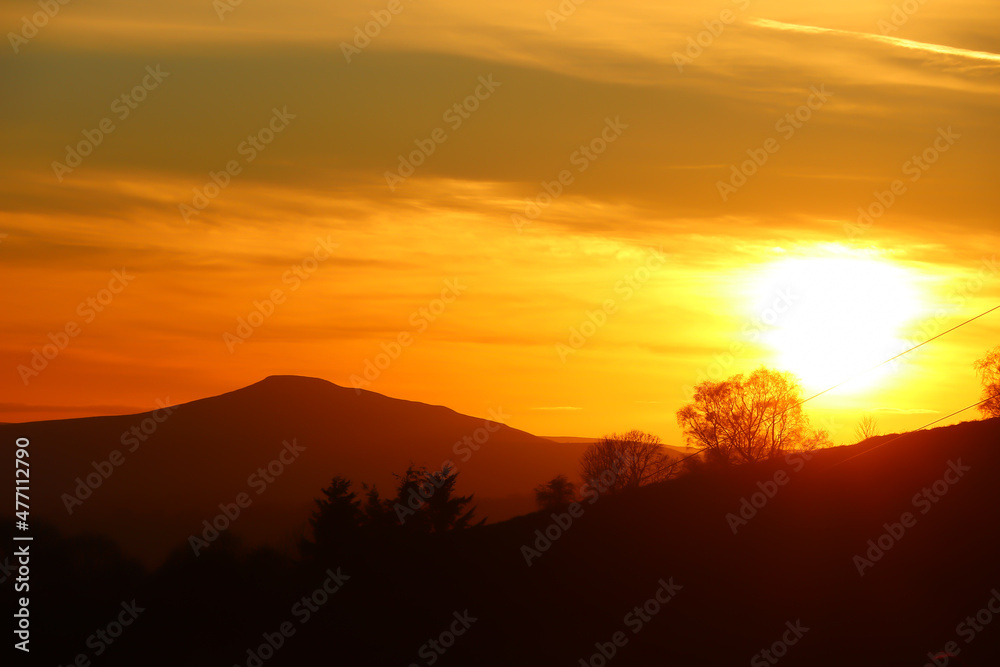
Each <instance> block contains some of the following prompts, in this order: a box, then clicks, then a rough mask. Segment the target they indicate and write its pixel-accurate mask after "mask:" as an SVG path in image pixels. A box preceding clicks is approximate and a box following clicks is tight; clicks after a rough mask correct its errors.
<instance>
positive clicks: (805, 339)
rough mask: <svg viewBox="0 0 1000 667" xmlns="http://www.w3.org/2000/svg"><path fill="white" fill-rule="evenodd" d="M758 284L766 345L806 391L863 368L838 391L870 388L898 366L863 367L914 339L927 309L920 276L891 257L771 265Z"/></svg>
mask: <svg viewBox="0 0 1000 667" xmlns="http://www.w3.org/2000/svg"><path fill="white" fill-rule="evenodd" d="M759 275H760V278H759V280H758V281H756V284H755V285H754V287H753V293H754V301H756V302H757V307H758V308H760V310H759V317H760V318H761V322H762V327H761V329H762V333H761V336H760V338H761V342H762V343H763V344H764V345H766V346H767V347H768V348H770V350H771V353H772V362H771V363H770V364H768V365H772V366H774V367H776V368H778V369H781V370H788V371H791V372H793V373H795V374H796V375H797V376H798V377H799V378H800V379H801V380H802V384H803V388H804V389H805V390H806V391H807V392H813V391H822V390H823V389H826V388H828V387H831V386H833V385H836V384H839V383H841V382H844V381H845V380H848V379H849V378H852V377H854V376H855V375H858V374H859V373H863V374H862V375H860V376H859V377H857V378H855V379H853V380H851V382H849V383H848V384H846V385H844V386H843V387H840V388H838V392H839V393H850V392H860V391H864V390H869V389H871V388H873V387H875V386H877V385H879V384H881V383H883V382H885V381H886V380H887V379H889V378H891V377H892V376H893V375H894V373H895V372H896V371H897V369H898V368H899V367H898V366H897V365H894V364H887V365H885V366H882V367H881V368H878V369H877V370H875V371H871V372H864V371H866V370H867V369H870V368H871V367H872V366H875V365H877V364H879V363H881V362H883V361H885V360H886V359H889V358H891V357H893V356H895V355H896V354H899V353H900V352H902V351H903V350H905V349H907V348H908V347H911V346H912V345H913V344H914V343H913V341H911V340H909V338H908V335H907V334H908V332H909V330H910V329H911V326H909V325H912V323H914V322H915V321H917V320H918V319H919V318H920V317H921V315H922V314H923V313H924V312H925V311H926V308H927V307H926V303H925V299H924V296H923V294H922V290H921V288H920V281H919V279H918V276H917V275H916V274H915V273H914V272H913V270H912V269H908V268H906V267H905V266H903V265H901V264H898V263H896V262H894V261H892V260H889V259H884V258H881V257H871V256H843V255H832V256H820V257H798V258H791V259H785V260H779V261H776V262H773V263H771V264H768V265H765V267H764V268H763V270H762V272H761V273H760V274H759Z"/></svg>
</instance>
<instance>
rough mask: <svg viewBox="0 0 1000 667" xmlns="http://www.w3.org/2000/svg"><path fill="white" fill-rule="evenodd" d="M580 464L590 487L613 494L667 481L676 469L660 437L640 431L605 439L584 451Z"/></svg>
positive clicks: (583, 475)
mask: <svg viewBox="0 0 1000 667" xmlns="http://www.w3.org/2000/svg"><path fill="white" fill-rule="evenodd" d="M580 465H581V467H582V477H583V479H584V481H585V482H587V484H588V485H590V486H591V487H592V488H598V489H605V490H607V491H610V492H612V493H613V492H616V491H621V490H622V489H628V488H635V487H637V486H642V485H643V484H649V483H651V482H657V481H660V480H663V479H667V478H668V477H669V476H670V474H671V472H672V469H673V462H672V461H671V459H670V456H669V455H668V454H667V452H666V449H665V448H664V447H663V443H662V442H661V441H660V438H659V436H656V435H653V434H651V433H644V432H642V431H639V430H631V431H628V432H626V433H622V434H618V433H611V434H609V435H606V436H604V437H603V438H601V440H600V441H599V442H595V443H594V444H592V445H590V446H589V447H588V448H587V449H586V450H585V451H584V453H583V457H582V458H581V460H580ZM602 492H603V491H602Z"/></svg>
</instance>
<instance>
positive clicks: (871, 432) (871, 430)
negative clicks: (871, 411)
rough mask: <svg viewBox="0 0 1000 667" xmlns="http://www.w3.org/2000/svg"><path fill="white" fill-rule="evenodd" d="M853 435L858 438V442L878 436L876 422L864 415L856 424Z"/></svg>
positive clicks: (869, 416)
mask: <svg viewBox="0 0 1000 667" xmlns="http://www.w3.org/2000/svg"><path fill="white" fill-rule="evenodd" d="M854 434H855V435H856V436H857V437H858V442H864V441H865V440H867V439H868V438H874V437H875V436H876V435H878V434H879V431H878V421H877V420H876V419H875V418H874V417H872V416H871V415H865V416H864V417H862V418H861V421H859V422H858V425H857V427H855V429H854Z"/></svg>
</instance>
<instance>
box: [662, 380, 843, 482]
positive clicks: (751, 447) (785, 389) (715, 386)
mask: <svg viewBox="0 0 1000 667" xmlns="http://www.w3.org/2000/svg"><path fill="white" fill-rule="evenodd" d="M801 394H802V388H801V387H800V386H799V383H798V380H797V379H796V378H795V376H794V375H792V374H791V373H782V372H779V371H775V370H771V369H768V368H764V367H761V368H758V369H757V370H755V371H754V372H753V373H751V374H750V375H749V376H743V375H742V374H741V375H734V376H733V377H731V378H728V379H727V380H723V381H722V382H711V381H706V382H702V383H701V384H699V385H698V386H697V387H696V388H695V393H694V401H693V402H692V403H689V404H688V405H686V406H684V407H683V408H681V409H680V410H678V411H677V423H678V424H680V426H681V429H682V430H683V431H684V435H685V436H686V437H687V442H688V445H689V446H691V447H698V448H701V449H702V450H704V451H705V454H706V456H707V457H708V458H709V459H710V460H712V461H716V462H720V463H728V464H739V463H749V462H753V461H762V460H765V459H769V458H772V457H775V456H779V455H781V454H784V453H785V452H789V451H794V450H798V449H811V448H815V447H817V446H824V445H826V444H828V443H829V437H828V435H827V433H826V432H825V431H814V430H813V429H811V428H810V427H809V418H808V417H807V416H806V415H805V413H804V412H803V411H802V406H801V404H800V402H801V398H800V397H801Z"/></svg>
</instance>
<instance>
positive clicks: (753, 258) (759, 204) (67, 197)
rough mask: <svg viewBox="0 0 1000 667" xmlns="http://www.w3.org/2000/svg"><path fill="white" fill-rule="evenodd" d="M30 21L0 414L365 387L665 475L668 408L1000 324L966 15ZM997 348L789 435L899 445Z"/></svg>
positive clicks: (425, 5) (988, 172)
mask: <svg viewBox="0 0 1000 667" xmlns="http://www.w3.org/2000/svg"><path fill="white" fill-rule="evenodd" d="M674 5H679V7H675V6H674ZM903 5H905V7H906V8H907V11H904V10H903V9H900V8H899V7H902V6H903ZM894 6H897V8H896V9H894ZM570 9H572V11H571V12H570ZM910 10H912V11H910ZM39 11H40V10H39V5H38V4H37V3H34V2H25V1H20V0H18V1H17V2H7V3H4V5H3V7H2V8H0V21H2V24H3V26H5V32H7V33H8V34H7V42H8V43H7V45H6V46H5V48H6V50H5V51H3V52H2V56H0V86H2V91H3V92H2V97H0V120H2V126H0V127H2V129H0V132H2V144H3V153H2V155H3V160H2V162H0V169H2V173H0V202H2V205H0V211H2V221H0V232H2V233H3V234H5V235H6V236H4V237H3V238H2V240H0V271H2V279H3V282H4V285H5V286H6V289H5V290H4V324H5V327H4V336H3V338H2V342H0V364H2V366H3V367H4V368H6V369H7V370H6V371H5V372H6V374H7V380H6V381H5V382H4V383H3V384H2V387H3V389H2V391H3V393H2V395H0V410H2V411H0V421H25V420H34V419H44V418H53V417H69V416H80V415H91V414H109V413H120V412H133V411H139V410H147V409H152V408H154V407H156V400H157V399H161V400H166V399H169V400H170V401H171V402H180V401H186V400H193V399H196V398H201V397H204V396H208V395H213V394H217V393H221V392H223V391H228V390H232V389H235V388H238V387H240V386H244V385H247V384H250V383H252V382H255V381H257V380H259V379H261V378H263V377H264V376H266V375H270V374H279V373H280V374H284V373H288V374H301V375H310V376H317V377H322V378H326V379H328V380H331V381H332V382H335V383H337V384H342V385H348V386H349V385H351V382H352V381H351V378H352V376H356V377H360V378H362V379H365V378H364V372H365V369H366V367H368V368H369V375H368V378H369V379H368V380H366V382H368V384H366V385H364V386H365V388H367V389H371V390H373V391H378V392H380V393H384V394H387V395H390V396H395V397H399V398H408V399H413V400H420V401H424V402H429V403H435V404H444V405H447V406H449V407H452V408H454V409H456V410H458V411H459V412H463V413H467V414H472V415H485V414H486V413H487V410H488V409H489V408H491V407H498V406H499V407H502V408H503V409H504V411H505V412H507V413H509V414H511V415H512V419H511V422H510V424H511V425H512V426H515V427H518V428H522V429H525V430H528V431H531V432H533V433H536V434H539V435H582V436H595V435H600V434H602V433H605V432H608V431H613V430H626V429H630V428H641V429H645V430H649V431H652V432H655V433H658V434H660V435H661V436H662V437H664V439H665V440H666V441H667V442H668V444H679V437H680V436H679V432H678V430H677V427H676V423H675V418H674V413H675V412H676V410H677V409H678V408H679V407H681V405H683V403H684V402H685V396H686V394H685V391H686V390H685V387H690V386H691V385H693V384H695V383H696V382H697V381H698V380H699V379H703V378H705V377H712V378H713V379H715V378H716V376H717V375H718V374H719V373H721V372H722V371H724V373H723V374H724V375H728V374H732V373H737V372H745V371H749V370H752V369H753V368H755V367H756V366H759V365H761V364H766V365H770V366H775V367H779V368H782V369H784V370H791V371H793V372H796V373H798V374H799V375H800V376H802V378H803V382H804V384H805V385H806V389H807V390H808V391H819V390H821V389H823V388H825V387H826V386H829V384H833V383H836V382H838V381H840V380H842V379H846V377H840V376H842V375H850V374H852V373H853V372H854V371H856V370H859V369H860V368H864V367H867V366H870V365H871V364H872V363H875V362H877V361H880V360H882V359H885V358H888V357H890V356H892V355H893V354H896V353H898V352H900V351H901V350H902V349H905V347H906V346H907V345H905V343H906V342H907V341H911V342H912V343H916V342H919V341H921V340H923V339H925V338H927V337H928V336H930V335H934V334H937V333H940V332H941V331H944V330H945V329H947V328H949V327H951V326H954V325H955V324H958V323H959V322H961V321H962V320H964V319H967V318H968V317H971V316H973V315H976V314H978V313H980V312H982V311H984V310H986V309H988V308H990V307H992V306H994V305H997V304H998V303H1000V268H998V266H997V264H996V263H995V254H996V249H997V247H998V243H997V241H998V238H1000V234H998V231H997V229H998V226H997V217H996V216H997V211H998V204H1000V195H998V191H1000V189H998V188H997V167H996V162H995V160H996V156H997V155H1000V132H998V129H997V128H998V124H997V119H998V114H997V112H998V109H1000V96H998V93H1000V76H998V75H1000V55H998V54H1000V43H998V41H1000V38H998V36H997V35H998V34H1000V32H998V27H1000V5H998V4H997V3H996V2H993V1H992V0H980V1H973V0H967V1H964V2H948V1H946V0H934V1H933V2H925V3H923V4H921V3H919V2H917V1H916V0H913V2H911V3H899V2H895V3H894V2H888V1H886V2H864V3H862V2H852V1H843V0H841V1H838V2H816V3H801V2H787V1H786V2H769V1H763V0H762V1H760V2H754V1H753V0H737V1H736V2H730V1H728V0H727V1H725V2H722V1H716V2H702V1H696V2H689V3H649V2H645V3H642V2H615V3H610V2H601V1H599V0H584V1H583V2H581V3H579V4H575V3H573V2H570V1H569V0H567V1H566V2H563V3H561V4H560V3H559V2H557V1H556V0H548V1H545V0H528V1H515V2H510V1H505V2H491V3H485V4H484V3H473V4H470V3H467V2H457V1H446V2H440V1H439V2H435V1H433V0H419V1H417V0H394V1H392V2H389V1H385V2H382V1H379V0H376V1H373V2H365V3H361V2H346V3H328V2H319V1H305V0H302V1H292V2H277V1H275V0H243V1H242V2H239V3H238V4H235V0H230V1H228V2H227V1H224V0H216V2H214V3H213V2H211V1H210V0H180V1H177V2H171V3H162V4H153V3H134V2H123V1H106V0H96V1H90V2H86V3H83V2H80V3H77V2H76V1H72V2H69V3H67V4H65V5H58V11H57V12H55V14H54V15H52V16H51V17H44V21H43V20H42V18H43V17H42V16H41V15H40V14H39ZM373 12H374V13H373ZM36 15H38V17H37V18H34V17H35V16H36ZM378 20H381V21H382V23H384V25H379V24H378V23H375V21H378ZM36 22H37V23H38V24H42V23H44V25H40V27H37V28H36V26H35V25H34V23H36ZM366 28H367V29H368V31H369V33H370V34H371V35H374V36H371V37H359V35H363V34H364V31H365V29H366ZM456 105H457V106H456ZM431 149H433V150H431ZM70 153H72V154H70ZM77 153H79V154H80V155H79V157H78V156H77ZM83 153H86V155H83ZM411 155H413V156H414V157H413V158H412V159H411V158H410V157H409V156H411ZM401 160H403V161H404V162H406V163H407V164H401ZM413 163H418V164H413ZM411 164H412V174H410V171H409V165H411ZM73 165H75V166H73ZM227 169H228V170H229V172H227ZM213 174H214V178H215V181H216V182H219V183H222V184H223V187H220V188H217V187H216V186H215V184H214V183H213V181H212V178H213ZM408 174H409V175H408ZM404 176H405V178H404ZM894 188H895V191H894ZM206 194H207V196H206ZM551 194H555V195H557V196H555V197H554V198H552V197H550V195H551ZM859 208H861V209H864V210H867V211H868V212H869V213H870V214H871V217H869V218H867V219H861V221H860V222H859ZM198 209H201V210H198ZM116 271H117V272H119V274H118V275H119V277H118V278H116V277H115V275H116V274H114V273H113V272H116ZM789 290H791V291H789ZM275 291H277V296H278V299H277V300H278V301H280V303H273V302H272V303H268V302H269V300H270V299H271V298H272V296H274V295H275ZM88 299H90V300H94V301H92V302H90V303H88ZM776 300H777V301H776ZM255 302H257V303H258V304H260V308H261V309H262V310H264V311H266V312H268V313H269V314H268V316H267V317H262V320H261V321H260V324H259V326H254V327H251V329H250V335H249V336H247V337H245V339H244V338H239V340H240V342H234V340H233V338H232V336H237V337H238V336H239V333H238V331H237V329H238V318H248V317H249V316H250V313H251V312H252V311H254V310H255V309H256V308H257V306H255ZM95 303H96V306H95V305H94V304H95ZM776 304H777V305H776ZM786 306H787V307H786ZM272 309H273V312H271V310H272ZM772 309H773V310H774V312H771V311H772ZM779 310H781V311H782V312H778V311H779ZM256 317H257V316H253V318H256ZM255 321H256V320H255ZM592 322H597V323H598V324H599V326H598V324H590V323H592ZM68 325H69V326H70V329H71V330H72V331H75V332H76V335H73V336H68V337H67V339H66V340H68V342H66V344H65V349H62V350H59V351H58V353H57V354H54V358H52V359H50V360H45V362H46V363H45V364H44V367H43V368H41V370H39V371H38V372H37V375H35V374H31V373H25V371H24V370H23V368H21V367H30V366H31V364H32V361H33V358H34V360H35V364H36V368H38V367H41V366H42V365H43V362H42V361H41V360H40V359H39V358H38V356H37V355H34V357H33V350H39V351H40V352H39V354H41V351H42V349H43V347H44V346H45V345H47V344H56V343H53V341H56V342H58V341H59V340H63V339H62V338H61V335H60V332H64V331H66V327H67V326H68ZM75 327H78V328H75ZM574 330H575V331H578V332H580V331H584V330H585V331H584V333H587V332H589V335H584V333H581V334H580V336H582V339H581V338H579V337H577V338H574V334H573V331H574ZM244 332H246V330H244ZM227 334H229V335H230V336H229V337H227ZM401 334H402V335H403V338H404V340H406V341H409V342H408V343H406V344H403V345H400V347H399V352H398V354H396V355H394V356H396V358H395V359H392V360H391V362H390V363H387V364H386V363H382V365H385V366H386V367H385V368H384V369H378V370H377V372H376V371H372V370H371V366H369V364H372V365H374V364H376V363H377V362H385V360H386V359H387V358H388V357H387V356H386V357H381V358H380V357H379V356H378V355H380V354H385V355H388V354H389V353H390V352H392V351H393V350H394V349H395V348H394V347H393V342H394V341H398V340H399V337H400V335H401ZM998 334H1000V315H998V314H994V315H992V316H987V317H985V318H983V319H981V320H977V321H976V322H975V323H973V324H970V325H969V326H966V327H963V328H962V329H959V330H958V331H956V332H955V333H953V334H949V335H948V336H946V337H944V338H942V339H941V340H939V341H935V342H934V343H932V344H931V345H929V346H927V347H925V348H922V349H921V350H919V351H917V352H916V353H913V354H912V355H907V356H906V357H905V358H903V359H902V360H901V361H900V362H899V363H898V364H896V365H893V366H891V367H889V368H884V369H882V371H881V372H879V373H876V374H874V375H872V376H866V377H865V378H863V379H862V380H860V381H859V382H858V383H857V384H856V385H851V386H847V387H844V388H842V389H840V390H838V391H836V392H831V393H830V394H828V395H825V396H824V397H822V398H820V399H817V400H816V401H814V402H812V403H810V404H809V411H810V413H811V414H812V415H813V419H814V421H815V422H818V423H822V424H826V425H829V426H830V427H831V429H832V430H833V431H834V435H835V437H834V439H835V440H837V441H838V442H847V441H850V440H851V439H852V433H853V429H854V425H855V424H856V423H857V421H858V419H860V417H861V416H863V415H864V414H866V413H870V414H873V415H875V416H876V418H877V419H879V421H880V424H881V426H882V428H883V429H884V430H898V429H904V428H915V427H918V426H921V425H922V424H924V423H926V422H929V421H931V420H932V419H935V418H937V417H940V416H944V415H945V414H947V413H949V412H951V411H953V410H955V409H958V408H960V407H964V406H965V405H968V404H970V403H972V402H974V401H975V400H977V398H978V395H979V388H978V383H977V379H976V377H975V373H974V371H973V369H972V363H973V361H974V360H975V359H976V358H977V357H979V356H981V355H982V353H983V352H985V350H986V349H988V348H989V347H992V346H994V345H996V344H998V343H1000V335H998ZM574 340H575V341H576V343H581V340H582V343H581V344H579V345H575V344H574ZM387 349H388V350H389V352H385V350H387ZM53 350H54V348H49V352H50V353H51V352H53ZM713 364H715V365H716V366H713ZM19 369H20V370H19ZM975 414H976V413H975V412H974V411H970V412H968V413H965V414H964V415H963V416H962V417H961V418H972V417H974V416H975Z"/></svg>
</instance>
